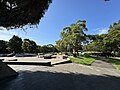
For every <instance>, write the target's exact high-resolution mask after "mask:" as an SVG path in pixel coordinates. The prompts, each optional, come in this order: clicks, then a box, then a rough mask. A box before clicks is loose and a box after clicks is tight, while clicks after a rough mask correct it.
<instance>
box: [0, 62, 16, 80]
mask: <svg viewBox="0 0 120 90" xmlns="http://www.w3.org/2000/svg"><path fill="white" fill-rule="evenodd" d="M17 75H18V73H17V72H16V71H15V70H13V69H12V68H10V67H9V66H8V65H7V64H5V63H3V62H2V61H0V80H2V79H7V78H9V77H12V76H17Z"/></svg>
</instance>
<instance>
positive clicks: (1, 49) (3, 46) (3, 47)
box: [0, 40, 8, 53]
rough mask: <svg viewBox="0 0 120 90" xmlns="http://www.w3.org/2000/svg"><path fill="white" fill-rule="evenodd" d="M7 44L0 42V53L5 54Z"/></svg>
mask: <svg viewBox="0 0 120 90" xmlns="http://www.w3.org/2000/svg"><path fill="white" fill-rule="evenodd" d="M7 47H8V46H7V42H6V41H3V40H0V53H5V52H6V51H7Z"/></svg>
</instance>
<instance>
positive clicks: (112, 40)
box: [83, 21, 120, 55]
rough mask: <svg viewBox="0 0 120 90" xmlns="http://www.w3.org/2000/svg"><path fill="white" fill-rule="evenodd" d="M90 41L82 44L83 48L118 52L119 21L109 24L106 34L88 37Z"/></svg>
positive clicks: (119, 38)
mask: <svg viewBox="0 0 120 90" xmlns="http://www.w3.org/2000/svg"><path fill="white" fill-rule="evenodd" d="M91 39H92V41H91V42H90V43H89V44H87V45H85V46H83V48H84V50H89V51H99V52H106V53H112V52H113V53H114V54H116V53H117V55H119V54H120V21H118V23H113V25H110V27H109V30H108V33H107V34H101V35H98V36H97V37H95V38H94V36H92V37H90V40H91Z"/></svg>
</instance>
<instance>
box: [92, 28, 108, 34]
mask: <svg viewBox="0 0 120 90" xmlns="http://www.w3.org/2000/svg"><path fill="white" fill-rule="evenodd" d="M92 31H93V32H92V33H94V34H99V35H100V34H106V33H108V28H96V29H93V30H92Z"/></svg>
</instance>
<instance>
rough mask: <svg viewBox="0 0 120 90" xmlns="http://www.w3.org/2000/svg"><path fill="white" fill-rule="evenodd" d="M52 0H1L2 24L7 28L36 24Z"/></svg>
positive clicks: (0, 19) (0, 15)
mask: <svg viewBox="0 0 120 90" xmlns="http://www.w3.org/2000/svg"><path fill="white" fill-rule="evenodd" d="M51 2H52V0H0V26H1V27H5V28H7V29H12V28H21V27H23V26H25V25H27V24H29V25H36V24H38V23H39V21H40V19H41V18H42V17H43V15H44V14H45V11H46V10H47V9H48V7H49V5H50V3H51Z"/></svg>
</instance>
